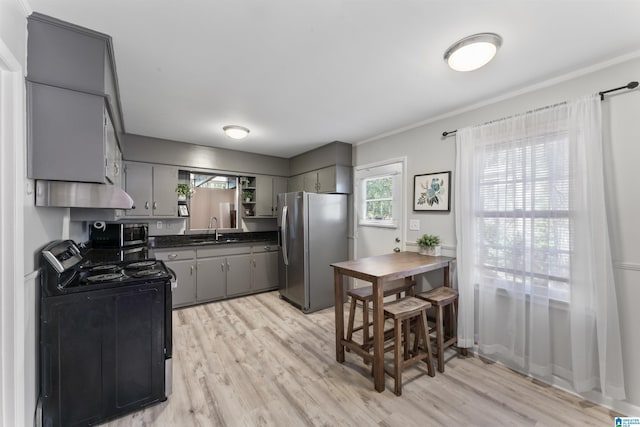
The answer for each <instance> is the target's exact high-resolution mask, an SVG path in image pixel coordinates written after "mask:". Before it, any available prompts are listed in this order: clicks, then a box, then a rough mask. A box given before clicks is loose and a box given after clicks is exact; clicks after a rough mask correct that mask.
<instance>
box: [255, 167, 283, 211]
mask: <svg viewBox="0 0 640 427" xmlns="http://www.w3.org/2000/svg"><path fill="white" fill-rule="evenodd" d="M286 192H287V178H284V177H272V176H261V175H258V176H256V192H255V194H256V216H261V217H276V216H277V208H278V194H279V193H286Z"/></svg>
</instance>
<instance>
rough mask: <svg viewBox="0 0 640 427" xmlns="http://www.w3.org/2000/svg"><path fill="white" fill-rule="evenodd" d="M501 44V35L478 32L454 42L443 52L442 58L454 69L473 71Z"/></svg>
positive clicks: (487, 59)
mask: <svg viewBox="0 0 640 427" xmlns="http://www.w3.org/2000/svg"><path fill="white" fill-rule="evenodd" d="M500 46H502V37H500V36H499V35H497V34H494V33H480V34H474V35H472V36H469V37H465V38H463V39H462V40H459V41H457V42H455V43H454V44H452V45H451V47H449V49H447V51H446V52H445V53H444V60H445V62H446V63H447V64H449V67H451V68H452V69H454V70H456V71H473V70H477V69H478V68H480V67H482V66H483V65H486V64H487V63H488V62H489V61H491V60H492V59H493V57H494V56H495V55H496V53H497V52H498V48H499V47H500Z"/></svg>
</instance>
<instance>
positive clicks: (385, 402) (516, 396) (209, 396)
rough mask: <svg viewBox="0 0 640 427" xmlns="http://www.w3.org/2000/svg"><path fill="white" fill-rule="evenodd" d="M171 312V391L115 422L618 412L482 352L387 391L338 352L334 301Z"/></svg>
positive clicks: (423, 419) (374, 420)
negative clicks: (313, 308)
mask: <svg viewBox="0 0 640 427" xmlns="http://www.w3.org/2000/svg"><path fill="white" fill-rule="evenodd" d="M347 309H348V306H347V305H345V311H346V310H347ZM360 318H361V316H360ZM173 322H174V325H173V340H174V359H173V360H174V365H173V375H174V376H173V379H174V383H173V394H172V395H171V396H170V397H169V399H168V400H167V401H166V402H163V403H161V404H158V405H155V406H152V407H149V408H147V409H145V410H144V411H140V412H137V413H135V414H131V415H129V416H126V417H122V418H119V419H117V420H114V421H112V422H110V423H108V424H106V425H108V426H144V425H150V426H372V425H379V426H403V427H408V426H432V425H433V426H445V425H448V426H452V425H460V426H472V425H476V426H498V425H517V426H528V425H536V426H540V425H546V426H554V425H557V426H560V425H562V426H568V425H569V426H573V425H576V426H577V425H580V426H590V425H593V426H608V425H613V417H614V416H615V415H616V414H614V413H611V412H610V411H609V410H607V409H606V408H602V407H599V406H596V405H593V404H592V403H590V402H588V401H585V400H582V399H581V398H579V397H576V396H574V395H571V394H569V393H565V392H563V391H561V390H558V389H556V388H553V387H550V386H547V385H544V384H540V383H538V382H536V381H532V380H531V379H530V378H527V377H525V376H522V375H520V374H517V373H515V372H513V371H511V370H509V369H506V368H504V367H502V366H499V365H496V364H491V363H487V362H484V361H483V360H481V359H480V358H477V357H470V358H466V359H459V358H454V359H452V360H450V361H449V362H448V363H447V365H446V371H445V373H439V372H436V376H435V378H431V377H428V376H427V375H426V368H424V367H422V366H420V364H419V365H416V366H414V367H411V368H408V369H406V370H405V371H404V373H403V389H402V396H401V397H397V396H395V395H394V394H393V393H392V391H391V390H392V389H393V380H392V379H391V378H389V377H387V378H386V385H387V389H386V390H385V391H384V392H383V393H378V392H376V391H374V390H373V380H372V378H371V377H370V376H369V369H370V368H369V367H367V366H366V365H364V363H363V362H362V359H361V358H359V357H357V356H355V355H354V354H353V353H347V357H346V359H347V361H346V362H345V363H344V364H339V363H337V362H336V360H335V338H334V311H333V308H329V309H326V310H322V311H320V312H316V313H312V314H307V315H305V314H302V313H301V312H300V311H299V310H296V309H295V308H294V307H292V306H291V305H289V304H288V303H286V302H284V301H282V300H280V299H279V298H278V293H277V292H269V293H263V294H259V295H254V296H249V297H244V298H237V299H233V300H228V301H221V302H215V303H211V304H205V305H200V306H196V307H190V308H186V309H181V310H176V311H174V312H173Z"/></svg>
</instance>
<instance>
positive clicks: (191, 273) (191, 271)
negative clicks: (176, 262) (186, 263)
mask: <svg viewBox="0 0 640 427" xmlns="http://www.w3.org/2000/svg"><path fill="white" fill-rule="evenodd" d="M191 275H192V276H193V265H192V266H191Z"/></svg>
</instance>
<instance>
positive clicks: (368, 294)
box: [346, 278, 416, 363]
mask: <svg viewBox="0 0 640 427" xmlns="http://www.w3.org/2000/svg"><path fill="white" fill-rule="evenodd" d="M415 284H416V282H415V280H412V279H411V278H407V279H400V280H394V281H391V282H387V283H384V284H383V285H382V292H383V295H384V296H385V297H386V296H389V295H394V294H395V295H396V297H397V298H400V297H401V295H402V292H404V293H405V295H413V287H414V286H415ZM347 295H348V296H350V297H351V305H350V306H349V321H348V325H347V337H346V339H347V341H351V342H353V343H355V341H353V339H352V337H353V333H354V332H356V331H360V330H362V343H361V344H358V343H356V344H358V345H359V346H360V348H362V349H363V350H364V351H366V352H369V350H370V349H371V347H372V346H373V342H372V340H371V339H370V335H369V328H370V327H371V325H373V322H371V321H369V303H371V302H373V287H372V286H364V287H362V288H355V289H351V290H349V291H347ZM358 301H360V302H362V325H361V326H357V327H354V326H353V324H354V320H355V315H356V304H357V302H358ZM347 351H349V349H348V348H347ZM363 360H364V361H365V363H366V362H368V360H367V359H366V358H364V357H363Z"/></svg>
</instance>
